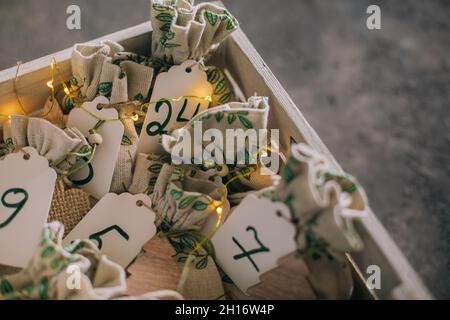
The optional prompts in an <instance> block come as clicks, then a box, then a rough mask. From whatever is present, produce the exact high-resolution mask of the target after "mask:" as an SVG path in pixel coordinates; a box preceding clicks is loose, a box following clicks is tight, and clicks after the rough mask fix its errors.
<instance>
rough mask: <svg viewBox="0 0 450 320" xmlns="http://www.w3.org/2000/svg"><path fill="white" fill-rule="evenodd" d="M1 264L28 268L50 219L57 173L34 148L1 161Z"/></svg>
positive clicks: (23, 150) (26, 149) (13, 154)
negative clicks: (46, 223)
mask: <svg viewBox="0 0 450 320" xmlns="http://www.w3.org/2000/svg"><path fill="white" fill-rule="evenodd" d="M0 177H1V178H0V264H4V265H9V266H13V267H20V268H23V267H25V266H26V265H27V264H28V262H29V259H30V258H31V257H32V255H33V253H34V250H35V249H36V247H37V245H38V243H39V239H40V235H41V232H42V226H43V225H44V223H45V222H46V221H47V216H48V212H49V210H50V204H51V201H52V196H53V190H54V188H55V181H56V172H55V171H54V170H53V169H51V168H50V167H49V166H48V161H47V159H46V158H44V157H42V156H40V155H39V154H38V153H37V151H36V150H35V149H33V148H31V147H26V148H23V149H22V151H19V152H17V153H12V154H9V155H7V156H6V157H5V158H4V159H3V160H0Z"/></svg>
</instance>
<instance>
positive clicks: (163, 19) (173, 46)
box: [150, 0, 239, 64]
mask: <svg viewBox="0 0 450 320" xmlns="http://www.w3.org/2000/svg"><path fill="white" fill-rule="evenodd" d="M150 3H151V11H150V20H151V23H152V26H153V33H152V57H153V58H154V59H158V60H160V61H169V62H170V63H172V64H180V63H182V62H183V61H186V60H189V59H193V60H197V61H198V60H200V59H201V58H203V57H206V56H207V55H208V53H209V52H210V50H211V49H213V48H214V47H216V46H217V45H218V44H220V43H221V42H222V41H223V40H224V39H225V38H226V37H227V36H228V35H229V34H230V33H231V32H233V31H234V30H236V29H237V28H238V26H239V24H238V22H237V20H236V19H235V18H234V17H233V16H232V15H231V14H230V13H229V12H228V11H227V10H225V9H223V8H221V7H220V6H218V5H215V4H212V3H200V4H198V5H193V4H192V3H191V2H189V1H186V0H174V1H172V0H151V1H150ZM192 22H195V23H192ZM194 24H195V26H194ZM191 39H198V40H197V41H191Z"/></svg>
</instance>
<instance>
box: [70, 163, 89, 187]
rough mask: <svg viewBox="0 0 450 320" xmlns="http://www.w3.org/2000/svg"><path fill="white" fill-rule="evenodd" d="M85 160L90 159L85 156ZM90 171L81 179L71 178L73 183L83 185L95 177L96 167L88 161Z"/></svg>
mask: <svg viewBox="0 0 450 320" xmlns="http://www.w3.org/2000/svg"><path fill="white" fill-rule="evenodd" d="M83 161H89V159H88V158H87V157H83ZM88 171H89V172H88V175H87V177H86V178H84V179H80V180H71V181H72V182H73V184H75V185H77V186H83V185H85V184H87V183H89V182H90V181H91V180H92V179H93V178H94V167H93V166H92V164H91V163H88Z"/></svg>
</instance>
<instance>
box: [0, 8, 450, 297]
mask: <svg viewBox="0 0 450 320" xmlns="http://www.w3.org/2000/svg"><path fill="white" fill-rule="evenodd" d="M224 2H225V3H226V5H227V6H228V7H229V9H230V11H231V12H232V13H233V14H235V15H236V16H237V17H238V19H239V21H240V22H241V26H242V28H243V30H244V31H245V32H246V33H247V35H248V37H249V38H250V40H251V41H252V42H253V43H254V45H255V47H256V48H257V49H258V51H259V52H260V53H261V55H262V56H263V58H264V59H265V61H266V62H267V64H268V65H269V67H270V68H271V69H272V70H273V72H274V73H275V75H276V76H277V77H278V79H279V80H280V81H281V83H282V84H283V85H284V86H285V88H286V89H287V91H288V92H289V94H290V95H291V97H292V98H293V100H294V101H295V102H296V104H297V105H298V106H299V108H300V109H301V111H302V112H303V113H304V115H305V116H306V118H307V119H308V121H309V122H310V123H311V125H312V126H313V127H314V128H315V129H316V130H317V132H318V134H319V135H320V136H321V137H322V139H323V141H324V142H325V144H326V145H327V146H328V147H329V148H330V150H331V152H332V153H333V154H334V155H335V156H336V158H337V160H338V161H339V162H340V163H341V164H342V166H343V167H344V168H345V169H346V170H347V171H348V172H351V173H353V174H354V175H355V176H356V177H357V178H358V179H359V180H360V181H361V182H362V184H363V185H364V186H365V188H366V190H367V193H368V194H369V197H370V201H371V206H372V207H373V209H374V211H375V213H376V214H377V216H378V217H379V219H380V220H381V221H382V223H383V224H384V226H385V227H386V229H387V230H388V232H389V233H390V234H391V235H392V238H393V239H394V240H395V242H396V243H397V244H398V246H399V247H400V249H401V250H402V251H403V252H404V253H405V255H406V256H407V258H408V259H409V261H410V262H411V264H412V266H413V267H414V268H415V269H416V270H417V272H418V273H419V274H420V275H421V276H422V278H423V280H424V282H425V283H426V285H427V286H428V287H429V288H430V290H431V291H432V292H433V294H434V295H435V296H436V297H438V298H450V226H449V222H450V213H449V208H450V200H449V197H448V192H449V191H450V181H449V176H450V175H449V171H450V162H449V159H450V131H449V128H450V113H449V107H450V105H449V104H450V103H449V101H450V100H449V98H450V97H449V85H450V70H449V69H450V51H449V49H450V1H448V0H442V1H438V0H429V1H421V0H404V1H394V0H389V1H376V0H373V1H367V0H335V1H327V0H292V1H288V0H283V1H281V0H277V1H276V0H264V1H261V0H245V1H242V0H241V1H238V0H225V1H224ZM69 4H78V5H79V6H80V7H81V10H82V30H81V31H69V30H67V29H66V27H65V21H66V18H67V15H66V13H65V11H66V8H67V6H68V5H69ZM369 4H378V5H380V6H381V11H382V29H381V30H379V31H369V30H367V28H366V27H365V20H366V17H367V14H366V13H365V10H366V8H367V6H368V5H369ZM148 17H149V5H148V0H135V1H130V0H128V1H123V0H109V1H106V0H95V1H94V0H90V1H87V0H73V1H67V0H39V1H31V0H19V1H17V0H16V1H13V0H10V1H5V0H1V3H0V21H1V22H0V23H1V28H0V44H1V49H0V51H1V55H0V69H3V68H6V67H10V66H13V65H15V63H16V61H17V60H23V61H29V60H31V59H34V58H37V57H40V56H42V55H45V54H49V53H51V52H54V51H57V50H60V49H64V48H67V47H69V46H71V45H72V44H73V43H74V42H81V41H86V40H90V39H92V38H95V37H98V36H101V35H104V34H107V33H110V32H114V31H117V30H120V29H123V28H125V27H129V26H132V25H135V24H137V23H140V22H144V21H146V20H148Z"/></svg>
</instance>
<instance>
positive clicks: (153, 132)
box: [146, 99, 201, 136]
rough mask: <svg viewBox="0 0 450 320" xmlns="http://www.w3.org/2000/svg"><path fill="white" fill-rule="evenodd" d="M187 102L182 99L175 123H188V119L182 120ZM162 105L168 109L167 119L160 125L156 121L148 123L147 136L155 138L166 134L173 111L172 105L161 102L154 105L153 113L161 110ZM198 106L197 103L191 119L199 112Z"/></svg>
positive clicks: (167, 102) (165, 101) (168, 102)
mask: <svg viewBox="0 0 450 320" xmlns="http://www.w3.org/2000/svg"><path fill="white" fill-rule="evenodd" d="M187 102H188V99H184V102H183V105H182V106H181V109H180V111H179V112H178V115H177V119H176V120H177V122H188V121H189V119H186V118H184V113H185V111H186V107H187ZM163 105H165V106H167V108H168V112H167V117H166V119H165V120H164V121H163V123H162V124H161V123H159V122H158V121H152V122H149V123H148V125H147V128H146V131H147V134H148V135H149V136H157V135H161V134H165V133H167V130H166V127H167V125H168V124H169V122H170V119H171V118H172V113H173V111H172V104H171V103H170V101H167V100H161V101H159V102H157V103H156V105H155V112H156V113H158V112H159V109H161V107H162V106H163ZM200 106H201V104H200V103H198V104H197V107H196V109H195V112H194V114H193V115H192V118H193V117H195V116H196V115H197V113H198V111H199V110H200ZM154 128H155V129H156V130H155V129H154Z"/></svg>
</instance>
